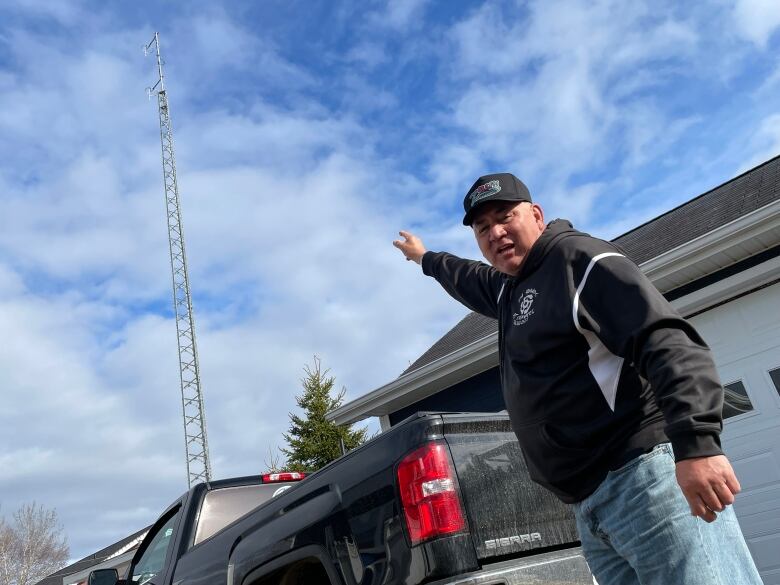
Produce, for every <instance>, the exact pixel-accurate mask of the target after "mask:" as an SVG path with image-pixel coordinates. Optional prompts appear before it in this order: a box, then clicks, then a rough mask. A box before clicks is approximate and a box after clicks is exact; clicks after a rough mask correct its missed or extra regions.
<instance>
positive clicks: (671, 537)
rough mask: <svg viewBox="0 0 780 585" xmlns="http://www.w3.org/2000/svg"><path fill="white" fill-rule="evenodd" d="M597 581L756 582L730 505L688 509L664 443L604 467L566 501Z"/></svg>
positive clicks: (665, 584)
mask: <svg viewBox="0 0 780 585" xmlns="http://www.w3.org/2000/svg"><path fill="white" fill-rule="evenodd" d="M574 513H575V516H576V517H577V529H578V531H579V533H580V540H581V541H582V549H583V551H584V553H585V559H586V560H587V561H588V565H589V566H590V570H591V571H592V572H593V574H594V575H595V577H596V580H597V581H598V583H599V585H639V584H641V585H762V581H761V577H760V576H759V574H758V571H757V569H756V567H755V564H754V563H753V559H752V557H751V556H750V552H749V551H748V548H747V545H746V544H745V539H744V538H743V536H742V531H741V530H740V528H739V524H738V523H737V518H736V516H735V515H734V510H733V508H732V507H731V506H729V507H728V508H727V509H726V510H724V511H723V512H722V513H720V514H718V519H717V520H715V522H712V523H711V524H708V523H707V522H705V521H704V520H702V519H700V518H696V517H694V516H691V512H690V508H689V507H688V502H687V501H686V500H685V497H684V496H683V494H682V491H681V490H680V487H679V486H678V485H677V480H676V479H675V475H674V456H673V454H672V448H671V446H670V445H669V444H668V443H664V444H662V445H658V446H656V447H655V448H654V449H653V450H652V451H650V452H649V453H646V454H644V455H641V456H639V457H637V458H636V459H634V460H632V461H630V462H629V463H628V464H626V465H625V466H624V467H622V468H620V469H618V470H617V471H611V472H609V474H608V475H607V477H606V479H605V480H604V481H603V482H602V483H601V485H599V487H598V488H597V489H596V491H595V492H593V493H592V494H591V495H590V496H588V497H587V498H585V499H584V500H583V501H582V502H579V503H578V504H575V505H574Z"/></svg>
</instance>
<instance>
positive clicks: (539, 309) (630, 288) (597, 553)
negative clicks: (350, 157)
mask: <svg viewBox="0 0 780 585" xmlns="http://www.w3.org/2000/svg"><path fill="white" fill-rule="evenodd" d="M463 206H464V210H465V216H464V218H463V224H464V225H467V226H471V227H472V229H473V231H474V235H475V237H476V239H477V243H478V245H479V249H480V251H481V252H482V254H483V256H484V257H485V258H486V259H487V260H488V262H489V263H490V264H491V266H488V265H486V264H483V263H481V262H475V261H470V260H464V259H461V258H458V257H456V256H453V255H451V254H447V253H444V252H439V253H436V252H429V251H426V249H425V247H424V245H423V243H422V241H421V240H420V239H419V238H418V237H416V236H415V235H413V234H411V233H409V232H405V231H402V232H400V235H401V236H402V237H403V239H402V240H396V241H394V242H393V245H394V246H396V247H397V248H399V249H400V250H401V252H403V254H404V255H405V256H406V259H407V260H413V261H415V262H417V263H418V264H421V265H422V269H423V272H424V273H425V274H426V275H429V276H433V277H434V278H436V280H438V282H439V283H440V284H441V285H442V287H443V288H444V289H445V290H446V291H447V292H448V293H449V294H450V295H451V296H453V297H454V298H455V299H457V300H458V301H460V302H461V303H463V304H464V305H466V306H467V307H468V308H470V309H471V310H473V311H476V312H478V313H481V314H483V315H486V316H488V317H492V318H495V319H497V320H498V326H499V336H498V339H499V348H498V351H499V370H500V374H501V384H502V390H503V394H504V400H505V403H506V407H507V411H508V412H509V416H510V418H511V420H512V426H513V428H514V430H515V433H516V434H517V437H518V440H519V441H520V444H521V446H522V448H523V452H524V454H525V457H526V462H527V464H528V470H529V472H530V474H531V477H532V478H533V479H534V480H535V481H537V482H538V483H540V484H541V485H544V486H545V487H547V488H548V489H550V490H551V491H553V492H554V493H555V494H556V495H557V496H558V497H559V498H560V499H561V500H563V501H564V502H567V503H570V504H573V506H574V511H575V516H576V518H577V527H578V530H579V533H580V539H581V541H582V546H583V550H584V553H585V557H586V559H587V561H588V564H589V565H590V568H591V571H592V572H593V573H594V575H595V577H596V579H597V580H598V582H599V583H600V584H601V585H630V584H639V583H641V584H643V585H736V584H740V585H752V584H755V585H760V584H761V579H760V577H759V575H758V572H757V570H756V568H755V565H754V564H753V561H752V558H751V557H750V553H749V552H748V550H747V546H746V545H745V541H744V538H743V536H742V533H741V531H740V529H739V525H738V524H737V521H736V518H735V516H734V511H733V509H732V508H731V507H730V506H731V504H732V503H733V502H734V496H735V495H736V494H737V493H738V492H739V490H740V486H739V482H738V481H737V478H736V476H735V475H734V471H733V470H732V468H731V465H730V464H729V462H728V460H727V459H726V457H725V456H724V455H723V452H722V451H721V447H720V431H721V429H722V426H723V425H722V414H721V410H722V406H723V389H722V387H721V384H720V381H719V379H718V375H717V373H716V371H715V366H714V364H713V362H712V358H711V356H710V352H709V348H708V347H707V346H706V344H705V343H704V341H703V340H702V339H701V337H700V336H699V334H698V333H697V332H696V331H695V330H694V329H693V327H692V326H691V325H690V324H689V323H688V322H686V321H685V320H684V319H682V317H680V316H679V314H678V313H677V312H676V311H675V310H674V309H673V308H672V307H671V306H670V305H669V303H668V302H667V301H666V300H665V299H664V297H663V296H662V295H661V294H660V293H659V292H658V290H657V289H655V287H653V285H652V284H651V283H650V281H649V280H647V278H646V277H645V276H644V275H643V274H642V272H641V271H640V270H639V268H638V267H637V266H636V265H635V264H634V263H633V262H631V261H630V260H629V259H628V258H626V257H625V256H624V255H623V253H622V252H621V251H620V250H619V249H618V248H617V247H615V246H614V245H612V244H610V243H609V242H605V241H603V240H599V239H596V238H592V237H590V236H589V235H587V234H584V233H582V232H578V231H576V230H575V229H573V228H572V226H571V224H570V223H569V222H567V221H564V220H555V221H553V222H551V223H550V224H549V225H546V224H545V221H544V213H543V211H542V208H541V207H540V206H539V205H537V204H535V203H533V201H532V200H531V195H530V193H529V191H528V189H527V188H526V186H525V185H524V184H523V183H522V182H521V181H520V180H519V179H517V178H516V177H515V176H513V175H511V174H509V173H499V174H493V175H486V176H483V177H480V178H479V179H477V181H476V182H475V183H474V185H473V186H472V187H471V189H469V191H468V193H467V194H466V197H465V199H464V201H463ZM675 479H676V481H675Z"/></svg>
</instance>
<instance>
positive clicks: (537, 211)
mask: <svg viewBox="0 0 780 585" xmlns="http://www.w3.org/2000/svg"><path fill="white" fill-rule="evenodd" d="M531 213H533V214H534V219H535V220H536V225H538V226H539V228H541V229H542V230H543V229H544V227H545V223H544V210H543V209H542V208H541V206H540V205H539V204H538V203H532V204H531Z"/></svg>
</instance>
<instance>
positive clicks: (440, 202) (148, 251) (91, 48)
mask: <svg viewBox="0 0 780 585" xmlns="http://www.w3.org/2000/svg"><path fill="white" fill-rule="evenodd" d="M779 29H780V3H778V2H776V1H775V0H736V1H727V0H702V1H700V2H676V1H666V0H646V1H643V0H637V1H635V2H623V1H622V0H589V1H588V2H583V1H573V0H538V1H537V0H532V1H514V0H488V1H485V2H476V1H462V2H459V1H455V0H446V1H445V0H440V1H434V0H395V1H393V2H379V1H376V0H359V1H358V0H327V1H326V0H321V1H320V0H306V1H302V0H266V1H264V2H252V1H248V0H246V1H242V0H236V1H231V2H221V1H219V0H210V1H209V2H201V1H199V0H194V1H191V2H186V3H185V2H181V3H175V2H170V1H157V2H150V1H148V0H139V1H138V2H97V1H87V0H83V1H82V0H63V1H62V2H49V1H47V0H3V1H2V3H0V336H1V337H2V338H1V339H0V470H1V471H0V515H6V516H10V514H11V513H12V512H13V511H14V510H15V509H17V508H18V507H19V505H21V504H22V503H24V502H30V501H35V502H37V503H39V504H42V505H44V506H46V507H48V508H54V509H56V510H57V512H58V514H59V517H60V520H61V522H62V525H63V528H64V533H65V534H66V535H67V537H68V541H69V543H70V547H71V558H73V559H78V558H81V557H83V556H86V555H88V554H91V553H93V552H95V551H97V550H99V549H101V548H103V547H105V546H108V545H109V544H112V543H113V542H115V541H117V540H119V539H120V538H123V537H125V536H127V535H129V534H130V533H132V532H134V531H136V530H138V529H140V528H142V527H144V526H146V525H148V524H150V523H152V522H153V521H154V520H155V518H156V517H157V516H158V515H159V513H160V512H161V511H162V510H163V509H164V508H165V507H166V506H167V504H168V503H170V502H171V501H172V500H174V499H175V498H176V497H178V496H179V495H180V494H181V493H182V492H184V491H185V490H186V489H187V474H186V466H185V457H184V454H185V449H184V432H183V424H182V414H181V395H180V389H179V379H178V355H177V347H176V329H175V322H174V320H173V309H172V293H171V273H170V258H169V251H168V242H167V224H166V213H165V199H164V196H163V183H162V170H161V157H160V131H159V119H158V113H157V104H156V100H155V99H154V97H152V99H151V100H150V99H148V97H147V94H146V90H145V88H147V87H149V86H151V85H153V84H154V83H155V82H156V80H157V73H156V64H155V62H154V60H153V58H151V57H144V54H143V50H142V48H143V46H144V45H145V44H146V43H147V42H149V41H150V40H151V38H152V36H153V34H154V32H155V31H159V33H160V43H161V49H162V54H163V59H164V61H165V65H164V67H165V76H166V88H167V95H168V100H169V104H170V109H171V118H172V120H173V127H174V142H175V148H176V162H177V172H178V182H179V191H180V197H181V206H182V216H183V224H184V233H185V241H186V247H187V259H188V262H189V273H190V284H191V287H192V294H193V303H194V313H195V319H196V334H197V339H198V350H199V357H200V368H201V379H202V383H203V395H204V402H205V408H206V420H207V425H208V440H209V446H210V456H211V464H212V469H213V474H214V477H216V478H222V477H231V476H236V475H246V474H255V473H260V472H262V471H264V470H265V469H266V468H267V466H268V462H269V461H270V459H269V453H274V452H275V451H276V449H278V447H280V446H284V441H283V439H282V433H283V432H285V431H286V430H287V428H288V424H289V418H288V415H289V413H290V412H297V410H296V409H297V406H296V404H295V395H296V394H298V393H299V392H300V389H301V386H300V379H301V377H302V376H303V368H304V366H305V365H307V364H312V361H313V356H315V355H316V356H318V357H319V358H320V359H321V360H322V364H323V366H324V367H325V368H329V369H330V373H331V374H332V375H333V376H335V378H336V384H337V386H338V387H342V386H343V387H344V388H345V389H346V392H347V394H346V396H347V399H351V398H355V397H358V396H360V395H362V394H364V393H367V392H369V391H371V390H373V389H376V388H378V387H380V386H382V385H384V384H386V383H388V382H390V381H392V380H393V379H394V378H396V377H397V376H398V375H399V374H400V373H401V372H402V371H403V370H404V369H405V368H406V367H407V366H408V365H409V364H410V363H411V362H413V361H414V360H415V359H416V358H417V357H419V356H420V355H421V354H422V353H423V352H424V351H425V350H426V349H427V348H428V347H430V345H432V344H433V343H434V342H435V341H436V340H437V339H438V338H439V337H441V336H442V335H443V334H444V333H446V332H447V331H448V330H449V329H450V328H451V327H452V326H454V325H455V324H456V323H457V322H458V321H459V319H461V318H462V317H463V316H464V315H465V314H466V312H467V311H466V309H465V308H463V307H461V306H459V305H457V304H456V303H455V302H454V301H452V300H451V299H450V298H449V297H447V295H446V294H444V293H443V292H442V291H441V290H440V289H439V288H438V285H436V284H435V282H433V281H432V280H431V279H428V278H426V277H424V276H423V275H422V274H421V272H420V269H419V267H418V266H417V265H415V264H414V263H411V262H405V261H403V257H402V256H401V255H400V253H399V251H398V250H396V249H395V248H393V246H392V244H391V242H392V241H393V239H395V238H397V237H398V236H397V232H398V230H400V229H408V230H411V231H413V232H414V233H417V234H419V235H420V236H421V237H422V238H423V240H424V242H425V244H426V246H427V247H428V248H429V249H434V250H448V251H451V252H454V253H457V254H460V255H463V256H467V257H472V258H478V257H479V251H478V249H477V247H476V245H475V243H474V241H473V236H472V234H471V232H470V230H469V229H468V228H465V227H463V226H462V225H461V218H462V213H463V210H462V200H463V196H464V195H465V192H466V190H467V189H468V188H469V186H470V185H471V184H472V183H473V182H474V180H475V179H476V178H477V177H478V176H479V175H481V174H485V173H489V172H501V171H509V172H513V173H515V174H516V175H517V176H519V177H520V178H521V179H522V180H523V181H524V182H525V183H526V184H527V185H528V186H529V188H530V190H531V193H532V194H533V196H534V198H535V200H536V201H537V202H538V203H540V204H541V205H542V207H543V208H544V210H545V215H546V218H547V219H548V220H549V219H553V218H555V217H564V218H568V219H570V220H571V221H572V222H573V223H574V225H575V226H576V227H578V228H579V229H582V230H584V231H588V232H590V233H592V234H594V235H596V236H599V237H603V238H613V237H615V236H617V235H619V234H621V233H624V232H625V231H628V230H630V229H631V228H633V227H636V226H638V225H640V224H641V223H643V222H645V221H647V220H649V219H652V218H653V217H656V216H658V215H659V214H661V213H663V212H665V211H668V210H669V209H672V208H674V207H675V206H677V205H679V204H681V203H683V202H685V201H687V200H689V199H691V198H693V197H695V196H697V195H699V194H701V193H703V192H705V191H707V190H709V189H711V188H713V187H715V186H717V185H719V184H722V183H723V182H725V181H728V180H729V179H731V178H733V177H734V176H736V175H738V174H740V173H742V172H744V171H745V170H747V169H749V168H752V167H753V166H755V165H757V164H759V163H761V162H763V161H765V160H767V159H769V158H771V157H773V156H775V155H777V154H779V153H780V60H778V58H777V55H778V54H780V52H779V50H780V32H778V31H779ZM369 427H370V428H371V429H376V428H377V425H376V421H370V423H369Z"/></svg>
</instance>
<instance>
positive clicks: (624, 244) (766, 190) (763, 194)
mask: <svg viewBox="0 0 780 585" xmlns="http://www.w3.org/2000/svg"><path fill="white" fill-rule="evenodd" d="M777 199H780V156H778V157H775V158H773V159H770V160H768V161H767V162H765V163H763V164H761V165H759V166H757V167H755V168H753V169H751V170H749V171H747V172H745V173H743V174H741V175H739V176H738V177H735V178H733V179H731V180H730V181H727V182H726V183H723V184H722V185H720V186H719V187H715V188H714V189H712V190H710V191H707V192H706V193H704V194H702V195H699V196H698V197H696V198H695V199H691V200H690V201H688V202H686V203H683V204H682V205H680V206H679V207H675V208H674V209H672V210H671V211H668V212H666V213H664V214H663V215H660V216H658V217H656V218H655V219H652V220H650V221H648V222H647V223H644V224H642V225H640V226H639V227H637V228H634V229H633V230H631V231H629V232H626V233H625V234H623V235H621V236H618V237H617V238H615V239H614V240H612V241H613V242H614V243H616V244H617V245H619V246H620V247H621V248H623V250H625V252H626V253H627V254H628V255H629V256H630V257H631V259H633V260H634V262H636V263H637V264H641V263H643V262H646V261H647V260H650V259H652V258H655V257H657V256H660V255H661V254H663V253H665V252H668V251H670V250H673V249H674V248H676V247H678V246H681V245H682V244H685V243H686V242H690V241H691V240H693V239H695V238H697V237H699V236H701V235H704V234H706V233H708V232H711V231H712V230H714V229H716V228H718V227H721V226H723V225H725V224H727V223H729V222H731V221H734V220H735V219H737V218H739V217H741V216H743V215H745V214H746V213H750V212H751V211H755V210H756V209H759V208H761V207H763V206H765V205H768V204H769V203H772V202H773V201H775V200H777ZM496 331H498V324H497V322H496V320H495V319H490V318H489V317H484V316H482V315H479V314H477V313H470V314H468V315H466V316H465V317H464V318H463V319H462V320H461V321H460V322H459V323H458V324H457V325H455V327H453V328H452V329H450V330H449V331H448V332H447V333H446V334H445V335H444V336H443V337H442V338H441V339H439V340H438V341H437V342H436V343H434V344H433V345H432V346H431V347H430V349H428V351H426V352H425V353H424V354H422V355H421V356H420V357H419V358H417V360H415V362H414V363H413V364H412V365H411V366H409V367H408V368H407V369H406V370H404V372H403V374H408V373H409V372H413V371H414V370H417V369H419V368H421V367H423V366H425V365H427V364H429V363H431V362H433V361H435V360H437V359H439V358H442V357H444V356H446V355H449V354H451V353H452V352H454V351H457V350H459V349H461V348H463V347H465V346H466V345H468V344H470V343H473V342H475V341H477V340H479V339H482V338H483V337H485V336H487V335H490V334H491V333H495V332H496ZM403 374H401V375H403Z"/></svg>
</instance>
